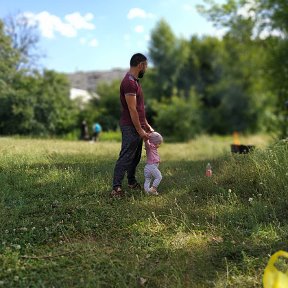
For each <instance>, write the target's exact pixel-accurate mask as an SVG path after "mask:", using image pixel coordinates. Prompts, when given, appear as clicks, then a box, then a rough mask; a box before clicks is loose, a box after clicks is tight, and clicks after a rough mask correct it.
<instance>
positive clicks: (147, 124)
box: [145, 118, 154, 133]
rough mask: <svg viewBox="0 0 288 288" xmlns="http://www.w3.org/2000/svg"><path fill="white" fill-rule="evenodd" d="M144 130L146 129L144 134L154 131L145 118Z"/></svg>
mask: <svg viewBox="0 0 288 288" xmlns="http://www.w3.org/2000/svg"><path fill="white" fill-rule="evenodd" d="M145 128H146V132H148V133H151V132H154V129H153V128H152V127H151V126H150V124H149V123H148V121H147V119H146V118H145Z"/></svg>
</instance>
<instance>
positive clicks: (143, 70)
mask: <svg viewBox="0 0 288 288" xmlns="http://www.w3.org/2000/svg"><path fill="white" fill-rule="evenodd" d="M147 65H148V64H147V61H143V62H141V63H139V67H140V69H141V70H140V71H139V73H138V78H143V76H144V74H145V72H146V69H147Z"/></svg>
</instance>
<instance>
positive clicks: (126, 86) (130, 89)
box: [122, 79, 138, 95]
mask: <svg viewBox="0 0 288 288" xmlns="http://www.w3.org/2000/svg"><path fill="white" fill-rule="evenodd" d="M122 89H123V90H122V91H123V94H124V95H127V94H133V95H136V94H137V89H138V86H137V84H136V81H135V80H131V79H127V81H125V83H123V87H122Z"/></svg>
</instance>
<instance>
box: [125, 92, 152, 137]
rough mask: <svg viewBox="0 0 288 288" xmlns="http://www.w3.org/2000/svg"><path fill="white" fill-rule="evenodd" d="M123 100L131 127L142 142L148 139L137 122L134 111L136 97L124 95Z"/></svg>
mask: <svg viewBox="0 0 288 288" xmlns="http://www.w3.org/2000/svg"><path fill="white" fill-rule="evenodd" d="M125 100H126V103H127V106H128V109H129V113H130V116H131V119H132V122H133V125H134V127H135V129H136V131H137V133H138V134H139V135H140V137H141V138H142V139H143V140H146V139H148V138H149V137H148V134H147V133H146V132H145V131H144V130H143V128H142V127H141V124H140V121H139V115H138V112H137V109H136V95H134V94H126V95H125Z"/></svg>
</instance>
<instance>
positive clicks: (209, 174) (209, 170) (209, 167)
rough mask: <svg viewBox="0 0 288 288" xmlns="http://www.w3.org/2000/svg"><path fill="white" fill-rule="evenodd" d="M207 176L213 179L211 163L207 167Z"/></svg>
mask: <svg viewBox="0 0 288 288" xmlns="http://www.w3.org/2000/svg"><path fill="white" fill-rule="evenodd" d="M205 175H206V176H207V177H211V176H212V167H211V164H210V163H208V164H207V166H206V173H205Z"/></svg>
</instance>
